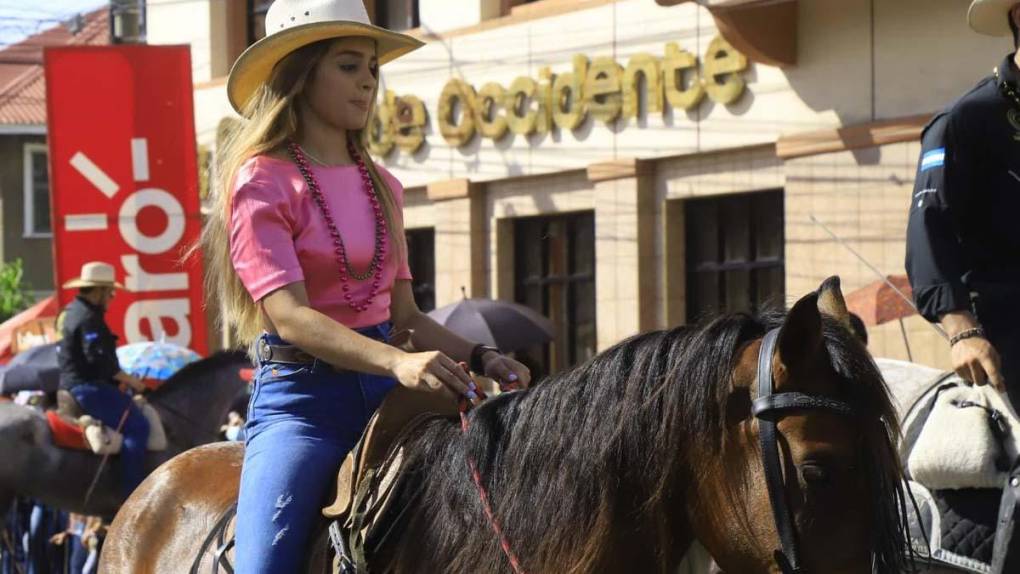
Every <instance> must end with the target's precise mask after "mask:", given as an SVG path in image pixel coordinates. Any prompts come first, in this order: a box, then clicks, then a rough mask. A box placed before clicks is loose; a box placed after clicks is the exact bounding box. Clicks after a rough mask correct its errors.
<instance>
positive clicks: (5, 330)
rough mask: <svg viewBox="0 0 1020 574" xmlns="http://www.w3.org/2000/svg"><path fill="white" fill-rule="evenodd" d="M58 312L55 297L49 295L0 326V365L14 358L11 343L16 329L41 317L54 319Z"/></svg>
mask: <svg viewBox="0 0 1020 574" xmlns="http://www.w3.org/2000/svg"><path fill="white" fill-rule="evenodd" d="M59 312H60V309H59V308H58V306H57V296H56V295H50V296H49V297H47V298H45V299H43V300H41V301H39V302H38V303H36V304H35V305H32V306H31V307H29V308H28V309H25V310H24V311H22V312H21V313H18V314H17V315H15V316H13V317H11V318H10V319H8V320H6V321H4V322H3V323H2V324H0V365H6V364H7V361H10V360H11V357H13V356H14V355H13V349H12V346H13V345H12V343H13V342H14V331H16V330H17V329H18V327H21V326H22V325H25V324H26V323H28V322H29V321H33V320H35V319H40V318H42V317H56V316H57V313H59Z"/></svg>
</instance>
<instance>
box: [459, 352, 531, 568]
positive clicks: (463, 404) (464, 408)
mask: <svg viewBox="0 0 1020 574" xmlns="http://www.w3.org/2000/svg"><path fill="white" fill-rule="evenodd" d="M462 366H465V365H462ZM465 367H466V366H465ZM465 370H467V369H466V368H465ZM476 386H477V385H476ZM475 393H477V394H478V399H479V400H481V401H484V400H485V399H486V398H488V397H486V396H485V393H483V392H482V389H480V388H479V389H477V390H476V391H475ZM471 407H472V404H471V401H470V400H469V399H468V398H467V397H461V398H460V430H461V432H462V433H463V434H467V432H468V416H467V415H468V411H470V410H471ZM465 456H466V457H467V461H468V467H470V468H471V479H472V480H473V481H474V482H475V488H477V489H478V498H479V499H481V501H482V510H484V511H485V518H486V519H487V520H488V521H489V526H491V527H492V531H493V532H495V533H496V537H497V538H499V545H500V547H502V548H503V554H505V555H506V557H507V560H509V561H510V567H511V568H512V569H513V571H514V572H515V574H524V569H522V568H521V561H520V560H518V559H517V555H515V554H514V551H513V550H512V549H511V548H510V542H509V541H508V540H507V539H506V535H505V534H504V533H503V528H502V527H501V526H500V525H499V521H498V520H496V515H495V513H494V512H493V511H492V505H491V504H489V493H488V492H487V491H486V490H485V486H484V485H483V484H482V475H481V474H480V473H479V472H478V465H476V464H475V459H474V458H472V457H471V455H470V454H467V452H466V451H465Z"/></svg>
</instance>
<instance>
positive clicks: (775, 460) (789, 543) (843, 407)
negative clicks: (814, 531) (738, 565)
mask: <svg viewBox="0 0 1020 574" xmlns="http://www.w3.org/2000/svg"><path fill="white" fill-rule="evenodd" d="M778 339H779V329H778V328H776V329H773V330H771V331H769V332H768V333H766V334H765V337H764V338H763V339H762V342H761V348H760V349H759V351H758V398H757V399H755V400H754V403H752V405H751V414H752V415H753V416H755V417H757V418H758V438H759V441H760V443H761V462H762V466H763V467H764V469H765V483H766V485H767V486H768V491H769V501H770V502H771V503H772V517H773V520H775V524H776V531H777V532H778V533H779V542H780V545H781V548H777V549H776V550H775V551H774V553H773V556H774V557H775V560H776V563H777V564H778V565H779V568H780V570H782V571H783V574H803V573H804V569H803V567H802V566H801V563H800V555H799V553H798V551H797V531H796V529H795V527H794V524H793V515H792V514H791V513H790V508H789V506H788V505H787V502H786V496H785V493H784V490H783V488H784V482H783V463H782V459H781V458H780V456H779V444H778V442H777V436H778V433H777V431H776V421H777V420H778V419H779V418H781V417H782V416H783V415H784V414H785V413H786V412H788V411H793V410H823V411H827V412H830V413H834V414H838V415H844V416H851V415H853V414H854V409H853V407H851V406H850V405H849V404H848V403H845V402H843V401H838V400H835V399H830V398H827V397H821V396H817V395H809V394H805V393H795V392H786V393H776V392H774V391H775V389H774V385H773V379H772V355H773V354H774V353H775V350H776V343H777V341H778Z"/></svg>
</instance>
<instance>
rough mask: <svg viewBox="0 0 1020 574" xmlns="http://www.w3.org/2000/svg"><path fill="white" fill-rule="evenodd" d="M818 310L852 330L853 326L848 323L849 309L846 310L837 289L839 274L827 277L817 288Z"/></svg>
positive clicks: (844, 302)
mask: <svg viewBox="0 0 1020 574" xmlns="http://www.w3.org/2000/svg"><path fill="white" fill-rule="evenodd" d="M818 310H819V311H821V312H822V314H823V315H828V316H829V317H832V318H833V319H835V320H837V321H839V322H840V323H841V324H842V325H843V326H844V327H846V328H847V329H849V330H850V331H851V332H853V327H852V326H851V325H850V311H848V310H847V308H846V301H845V300H844V299H843V292H842V291H840V289H839V276H837V275H833V276H832V277H829V278H828V279H826V280H825V281H823V282H822V286H821V287H819V288H818Z"/></svg>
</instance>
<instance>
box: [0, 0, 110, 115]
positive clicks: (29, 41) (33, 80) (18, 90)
mask: <svg viewBox="0 0 1020 574" xmlns="http://www.w3.org/2000/svg"><path fill="white" fill-rule="evenodd" d="M82 17H83V20H84V22H83V24H84V25H83V26H82V28H81V30H79V31H78V33H77V34H73V33H72V32H71V29H70V23H65V24H61V25H59V26H55V27H53V28H50V29H48V30H46V31H43V32H40V33H38V34H35V35H32V36H29V37H28V38H25V39H24V40H22V41H20V42H18V43H15V44H11V45H10V46H8V47H7V48H5V49H3V50H0V125H4V124H7V125H11V124H14V125H33V124H34V125H45V124H46V79H45V76H44V74H43V48H44V47H47V46H83V45H91V46H96V45H106V44H109V43H110V23H109V10H107V9H105V8H102V9H99V10H95V11H93V12H89V13H88V14H84V15H83V16H82Z"/></svg>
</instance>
